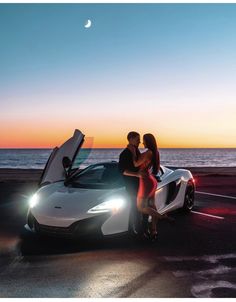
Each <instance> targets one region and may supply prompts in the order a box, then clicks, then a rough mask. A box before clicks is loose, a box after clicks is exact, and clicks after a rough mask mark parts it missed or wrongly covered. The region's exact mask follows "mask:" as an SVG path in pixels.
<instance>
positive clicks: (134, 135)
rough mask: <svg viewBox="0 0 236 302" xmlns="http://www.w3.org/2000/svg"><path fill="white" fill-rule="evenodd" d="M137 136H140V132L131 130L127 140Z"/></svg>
mask: <svg viewBox="0 0 236 302" xmlns="http://www.w3.org/2000/svg"><path fill="white" fill-rule="evenodd" d="M136 136H140V134H139V133H138V132H135V131H131V132H129V133H128V135H127V140H128V141H129V140H130V139H132V138H135V137H136Z"/></svg>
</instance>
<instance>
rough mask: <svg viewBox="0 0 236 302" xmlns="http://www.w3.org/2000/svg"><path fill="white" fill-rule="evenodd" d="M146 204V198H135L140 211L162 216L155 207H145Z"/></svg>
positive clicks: (158, 216)
mask: <svg viewBox="0 0 236 302" xmlns="http://www.w3.org/2000/svg"><path fill="white" fill-rule="evenodd" d="M146 204H147V198H138V199H137V207H138V210H139V211H140V212H142V213H143V214H147V215H151V216H152V217H153V216H154V217H157V218H160V219H161V218H163V216H162V215H161V214H159V213H158V212H157V210H156V209H153V208H152V207H145V205H146Z"/></svg>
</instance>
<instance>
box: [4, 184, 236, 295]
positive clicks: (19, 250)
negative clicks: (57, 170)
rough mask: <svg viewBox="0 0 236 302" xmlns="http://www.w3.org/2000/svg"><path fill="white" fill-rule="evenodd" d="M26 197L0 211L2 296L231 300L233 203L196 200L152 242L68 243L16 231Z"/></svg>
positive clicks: (235, 258)
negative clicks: (213, 298) (188, 210)
mask: <svg viewBox="0 0 236 302" xmlns="http://www.w3.org/2000/svg"><path fill="white" fill-rule="evenodd" d="M206 191H207V190H206ZM24 192H25V189H24V188H23V187H22V188H21V187H19V188H18V191H17V194H18V195H17V196H18V197H17V200H16V198H15V197H16V194H15V195H14V194H13V193H9V194H8V196H5V197H6V200H7V201H6V202H2V203H1V205H0V268H1V269H0V297H2V298H4V297H11V298H21V297H32V298H37V297H55V298H56V297H65V298H76V297H92V298H96V297H139V298H141V297H142V298H148V297H150V298H151V297H168V298H172V297H204V298H208V297H219V298H221V297H236V228H235V225H236V215H235V214H236V199H232V198H227V197H222V196H213V195H205V194H196V206H195V208H194V212H192V213H190V214H189V215H183V214H181V213H178V212H176V213H174V214H173V217H175V219H176V221H175V224H174V225H171V224H169V223H168V222H167V221H161V222H160V223H159V238H158V240H157V242H155V243H150V242H145V241H134V240H131V239H130V238H127V237H122V238H116V239H106V240H102V241H101V240H99V241H91V240H90V241H87V242H86V241H79V242H71V241H65V240H59V239H57V240H56V239H46V238H45V239H39V238H37V237H35V236H31V235H27V234H25V233H24V232H23V231H22V226H23V225H24V223H25V213H26V196H25V195H24ZM208 192H209V190H208ZM213 193H214V192H213ZM222 195H223V194H222ZM234 196H236V195H234ZM20 198H21V199H20Z"/></svg>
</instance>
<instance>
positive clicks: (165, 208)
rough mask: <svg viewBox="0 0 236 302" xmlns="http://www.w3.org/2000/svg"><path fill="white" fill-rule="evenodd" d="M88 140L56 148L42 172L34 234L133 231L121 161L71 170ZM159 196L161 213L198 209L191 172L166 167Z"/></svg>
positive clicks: (32, 208) (31, 221) (31, 215)
mask: <svg viewBox="0 0 236 302" xmlns="http://www.w3.org/2000/svg"><path fill="white" fill-rule="evenodd" d="M83 141H84V135H83V134H82V133H81V132H80V131H79V130H75V132H74V135H73V137H71V138H70V139H69V140H67V141H66V142H65V143H64V144H63V145H62V146H61V147H60V148H57V147H56V148H55V149H54V150H53V151H52V153H51V155H50V157H49V159H48V162H47V164H46V167H45V169H44V171H43V174H42V177H41V181H40V188H39V189H38V191H37V192H36V193H35V194H34V195H33V196H32V198H31V199H30V201H29V211H28V215H27V224H26V225H25V228H26V229H27V230H29V231H32V232H36V233H40V234H49V235H65V236H72V237H74V236H75V237H80V236H87V235H88V234H91V235H95V234H100V235H103V236H109V235H117V234H121V233H125V232H131V233H132V232H133V231H134V230H133V223H132V219H131V217H132V215H131V212H132V211H131V202H130V200H129V196H128V195H127V193H126V190H125V187H124V183H123V177H122V175H121V174H120V172H119V169H118V163H117V162H103V163H97V164H94V165H90V166H88V167H87V168H85V169H83V170H79V169H72V167H73V162H74V161H75V158H76V156H77V154H78V152H79V150H80V148H81V146H82V144H83ZM157 177H158V178H159V183H158V187H157V190H156V195H155V203H156V207H157V210H158V212H159V213H160V214H164V213H169V212H171V211H173V210H176V209H178V208H183V209H184V210H185V211H187V212H188V211H190V210H191V209H192V207H193V204H194V192H195V186H194V179H193V176H192V174H191V172H190V171H188V170H183V169H177V170H171V169H168V168H166V167H164V166H161V169H160V172H159V174H158V175H157Z"/></svg>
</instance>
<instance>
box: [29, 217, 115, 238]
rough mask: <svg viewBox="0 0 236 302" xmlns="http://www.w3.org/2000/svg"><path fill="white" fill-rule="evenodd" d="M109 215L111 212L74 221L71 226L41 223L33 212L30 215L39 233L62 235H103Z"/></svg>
mask: <svg viewBox="0 0 236 302" xmlns="http://www.w3.org/2000/svg"><path fill="white" fill-rule="evenodd" d="M109 217H110V214H109V213H104V214H101V215H98V216H95V217H90V218H87V219H84V220H80V221H77V222H74V223H73V224H71V225H70V226H69V227H56V226H49V225H43V224H39V223H38V221H37V220H36V219H35V217H34V216H33V215H32V214H31V215H30V220H31V224H33V228H34V229H35V231H36V232H38V233H42V234H46V235H52V236H62V237H63V236H65V237H72V236H75V237H83V236H88V235H95V236H97V235H101V234H102V232H101V227H102V225H103V223H104V222H105V221H106V220H107V219H108V218H109Z"/></svg>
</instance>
